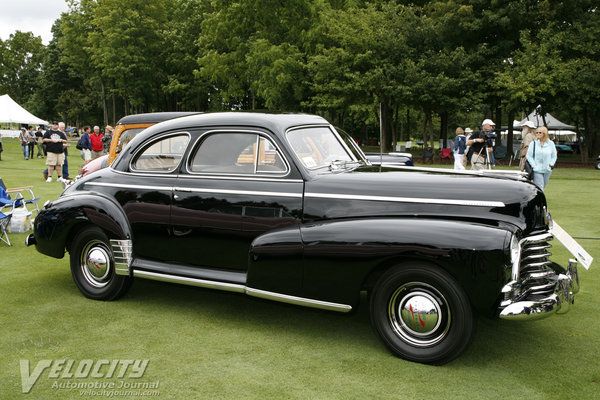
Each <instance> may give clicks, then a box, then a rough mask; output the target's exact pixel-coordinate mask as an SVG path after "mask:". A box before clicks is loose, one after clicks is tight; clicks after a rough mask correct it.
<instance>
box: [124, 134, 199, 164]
mask: <svg viewBox="0 0 600 400" xmlns="http://www.w3.org/2000/svg"><path fill="white" fill-rule="evenodd" d="M188 142H189V136H188V135H177V136H169V137H165V138H163V139H160V140H159V141H157V142H155V143H154V144H152V145H151V146H150V147H147V148H146V149H144V150H143V151H142V152H141V153H140V154H139V155H137V156H136V158H135V161H134V162H133V164H132V166H133V168H134V169H136V170H140V171H157V172H170V171H173V170H175V168H177V166H178V165H179V162H180V161H181V157H182V156H183V153H184V152H185V148H186V147H187V144H188Z"/></svg>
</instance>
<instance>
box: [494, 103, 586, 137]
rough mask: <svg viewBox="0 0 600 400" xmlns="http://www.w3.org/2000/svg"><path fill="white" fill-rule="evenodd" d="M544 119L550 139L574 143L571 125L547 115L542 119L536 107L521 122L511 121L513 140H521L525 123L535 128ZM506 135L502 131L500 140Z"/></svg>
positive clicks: (542, 123)
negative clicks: (532, 124) (528, 122)
mask: <svg viewBox="0 0 600 400" xmlns="http://www.w3.org/2000/svg"><path fill="white" fill-rule="evenodd" d="M544 119H545V120H546V126H547V127H548V134H549V135H550V139H552V140H558V141H561V142H575V141H576V140H577V133H576V132H574V131H575V130H576V127H575V126H573V125H567V124H565V123H563V122H561V121H559V120H558V119H556V118H555V117H554V116H552V115H551V114H549V113H546V114H545V115H544V117H542V112H541V107H540V106H537V107H536V109H535V110H533V112H532V113H531V114H529V115H528V116H527V117H526V118H525V119H523V120H521V121H516V120H515V121H513V127H514V129H515V130H514V131H513V135H514V137H515V138H517V139H520V138H521V132H520V131H521V129H522V128H523V125H525V122H527V121H531V122H533V123H534V124H535V125H536V126H543V125H544ZM507 135H508V131H502V139H505V138H506V136H507Z"/></svg>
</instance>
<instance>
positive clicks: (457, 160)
mask: <svg viewBox="0 0 600 400" xmlns="http://www.w3.org/2000/svg"><path fill="white" fill-rule="evenodd" d="M466 148H467V138H466V136H465V131H464V130H463V128H461V127H460V126H459V127H458V128H456V137H455V138H454V169H465V167H464V166H463V157H464V156H465V149H466Z"/></svg>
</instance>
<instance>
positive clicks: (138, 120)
mask: <svg viewBox="0 0 600 400" xmlns="http://www.w3.org/2000/svg"><path fill="white" fill-rule="evenodd" d="M194 114H198V112H196V111H170V112H154V113H143V114H133V115H126V116H124V117H123V118H121V119H120V120H119V121H118V122H117V125H129V124H157V123H159V122H162V121H166V120H168V119H173V118H178V117H185V116H188V115H194Z"/></svg>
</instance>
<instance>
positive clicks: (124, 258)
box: [110, 239, 133, 276]
mask: <svg viewBox="0 0 600 400" xmlns="http://www.w3.org/2000/svg"><path fill="white" fill-rule="evenodd" d="M110 247H111V248H112V252H113V257H114V258H115V274H117V275H127V276H129V275H130V267H131V262H132V261H133V253H132V249H133V242H132V241H131V240H129V239H126V240H117V239H110Z"/></svg>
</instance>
